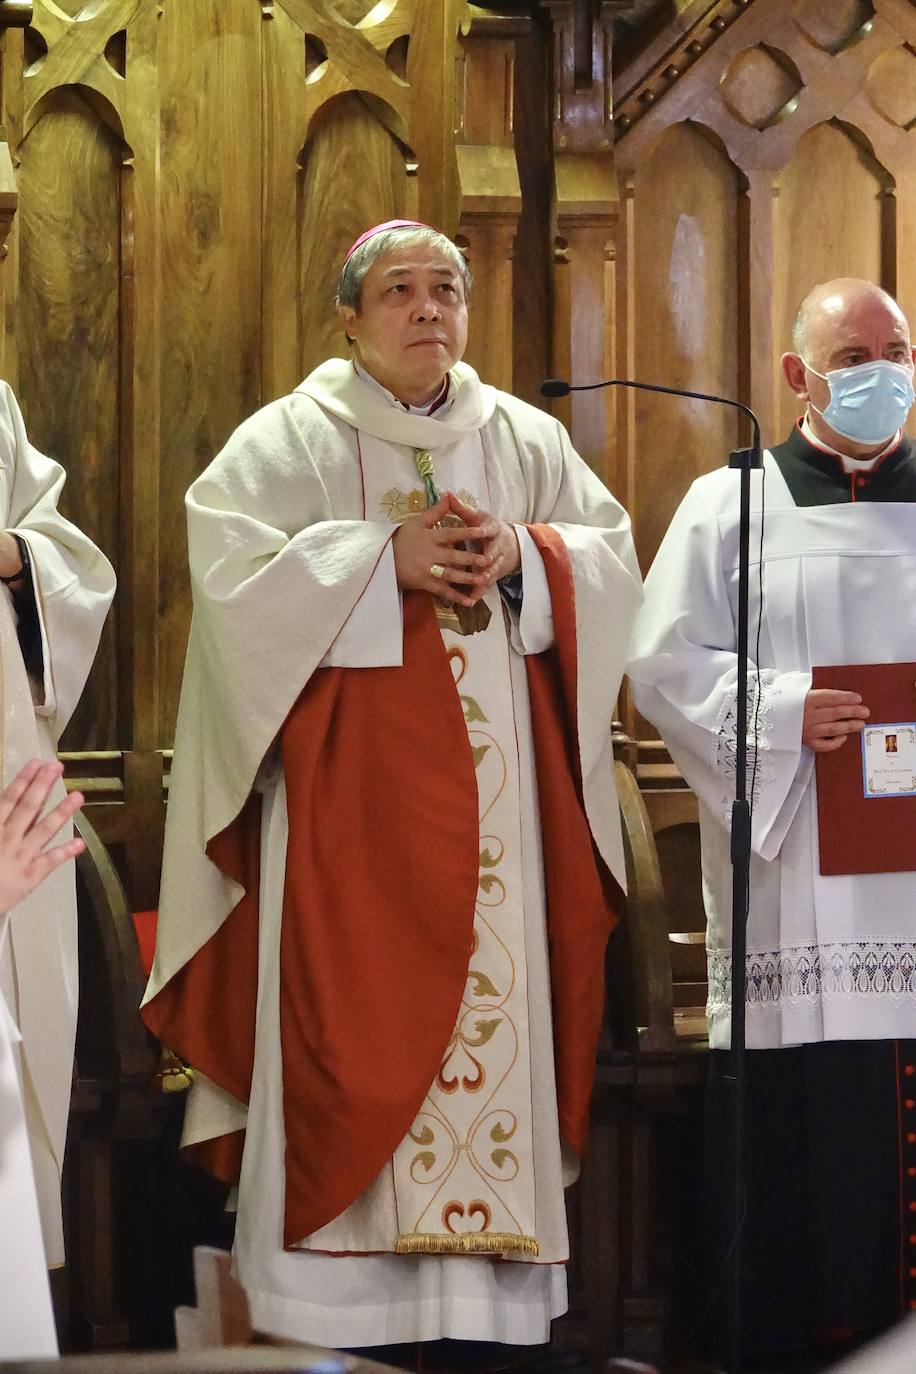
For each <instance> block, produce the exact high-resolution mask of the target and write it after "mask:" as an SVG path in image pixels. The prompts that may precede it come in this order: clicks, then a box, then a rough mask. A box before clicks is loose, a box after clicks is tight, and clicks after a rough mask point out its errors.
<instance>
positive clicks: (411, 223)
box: [344, 219, 432, 264]
mask: <svg viewBox="0 0 916 1374" xmlns="http://www.w3.org/2000/svg"><path fill="white" fill-rule="evenodd" d="M430 228H432V226H431V225H429V224H423V223H421V221H420V220H418V219H386V220H385V223H384V224H376V226H375V227H374V228H373V229H367V230H366V232H365V233H364V234H360V236H359V238H358V239H357V240H356V242H355V243H352V244H351V245H350V247H349V248H348V249H347V256H346V257H345V258H344V263H345V264H346V263H348V262H349V261H350V259H351V258H352V256H353V254H354V253H355V252H356V250H357V248H362V246H363V244H364V243H365V242H366V241H367V240H368V239H374V238H375V236H376V234H386V233H387V232H388V230H389V229H430Z"/></svg>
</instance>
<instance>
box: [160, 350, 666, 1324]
mask: <svg viewBox="0 0 916 1374" xmlns="http://www.w3.org/2000/svg"><path fill="white" fill-rule="evenodd" d="M451 386H452V388H453V394H452V396H451V397H450V404H449V406H448V407H443V409H442V412H441V415H438V416H437V417H436V418H433V417H429V416H426V415H419V414H415V413H414V414H407V413H405V412H404V411H403V410H402V409H401V408H400V407H399V405H398V403H397V402H395V401H394V398H392V397H390V396H388V395H383V394H380V393H381V388H379V387H377V386H376V385H375V384H371V383H370V382H368V381H366V380H364V379H363V378H359V377H357V375H356V373H355V372H354V369H353V368H352V367H351V366H350V365H348V364H344V363H341V362H337V361H333V362H331V363H328V364H324V365H323V366H322V367H321V368H319V369H318V370H317V371H316V372H315V373H313V374H312V376H311V377H310V378H308V379H306V381H305V382H304V383H303V384H302V386H301V387H300V388H299V389H298V390H297V392H296V393H295V394H294V395H293V396H292V397H288V398H285V399H284V400H283V401H279V402H276V403H274V405H272V406H269V407H267V408H266V409H265V410H264V411H262V412H261V413H260V414H259V415H257V416H255V417H253V418H252V420H250V421H249V422H247V424H246V425H245V426H243V427H242V429H241V430H240V431H239V432H238V433H237V435H236V436H234V437H233V439H232V440H231V441H230V444H229V445H228V446H227V448H226V450H224V453H223V454H222V455H220V457H219V458H218V459H217V460H216V462H215V463H214V464H213V465H212V466H211V468H210V469H209V470H208V471H207V473H205V474H204V475H203V477H202V478H201V479H199V481H198V482H197V483H196V484H195V486H194V487H193V488H192V489H191V492H190V493H189V495H188V513H189V531H190V552H191V568H192V579H193V582H194V588H195V625H194V628H193V629H192V638H191V647H190V649H189V656H188V665H187V668H186V674H185V683H184V687H183V693H182V710H181V715H180V720H179V732H178V738H177V740H176V753H175V763H176V772H175V773H173V785H172V795H171V797H170V803H169V827H170V828H169V832H168V835H167V842H166V860H165V864H164V872H163V896H162V901H161V916H160V931H159V939H158V943H157V955H156V963H155V965H154V970H153V975H152V978H151V983H150V988H149V989H148V992H147V1000H150V999H151V998H154V997H155V996H156V993H157V991H158V989H159V988H161V987H162V986H163V985H164V984H165V983H166V982H167V981H168V980H169V978H170V977H171V976H172V974H173V973H174V972H175V971H176V970H177V969H178V968H180V967H181V966H182V965H183V964H184V963H185V962H186V960H187V959H188V958H190V957H192V956H193V953H194V951H195V950H196V949H199V948H200V947H201V945H202V944H203V943H204V942H205V940H206V939H207V938H208V937H209V935H210V934H212V932H213V931H214V930H215V929H217V928H218V927H219V925H220V923H221V922H222V921H223V920H224V919H225V916H226V914H227V913H228V911H229V910H231V908H232V906H233V905H234V904H235V902H236V901H237V900H238V897H239V895H240V890H239V889H238V887H237V886H235V885H234V884H232V883H231V882H230V881H229V880H228V879H226V878H224V877H223V876H222V875H221V874H219V873H218V871H217V870H216V869H215V868H214V867H213V865H211V864H209V862H208V861H207V860H206V859H205V858H204V848H205V838H206V837H208V836H210V835H213V834H216V833H218V832H219V831H220V830H221V829H222V828H223V827H224V826H225V825H227V824H228V823H229V822H230V821H231V820H232V819H233V817H234V816H235V815H236V814H237V812H238V810H239V809H240V807H241V805H242V804H243V803H244V801H245V799H246V798H247V796H248V794H249V791H250V788H251V787H252V786H254V785H257V786H258V787H259V788H260V790H261V791H262V792H263V794H264V803H265V804H264V808H263V814H262V863H261V880H260V911H261V924H260V950H259V980H258V1015H257V1033H256V1043H255V1066H254V1074H253V1086H252V1095H251V1101H250V1103H249V1104H248V1105H247V1107H246V1105H245V1104H243V1103H240V1102H237V1101H236V1100H235V1099H233V1098H232V1097H230V1096H229V1095H228V1094H227V1093H225V1092H223V1091H221V1090H220V1089H219V1088H217V1087H216V1086H215V1085H214V1084H212V1083H209V1082H208V1081H207V1080H206V1079H204V1078H203V1077H202V1076H201V1075H197V1076H196V1078H195V1085H194V1087H193V1089H192V1092H191V1100H190V1102H189V1105H188V1114H187V1118H186V1130H185V1140H186V1142H187V1143H190V1142H193V1141H195V1140H203V1139H207V1138H209V1137H212V1136H214V1135H216V1134H220V1133H222V1132H225V1131H229V1130H234V1129H238V1128H239V1127H242V1126H245V1127H246V1132H247V1133H246V1142H245V1152H244V1157H243V1163H242V1176H241V1181H240V1187H239V1211H238V1227H237V1235H236V1258H237V1264H238V1268H239V1273H240V1277H241V1278H242V1281H243V1282H244V1284H245V1286H246V1289H247V1290H248V1293H249V1296H250V1299H251V1302H252V1310H253V1316H254V1320H255V1324H256V1325H257V1326H259V1327H261V1328H263V1329H265V1330H270V1331H273V1332H276V1333H278V1334H282V1335H285V1336H288V1337H292V1338H298V1339H304V1340H311V1341H318V1342H320V1343H323V1344H327V1345H337V1346H339V1345H352V1346H356V1345H367V1344H368V1345H375V1344H385V1343H391V1342H402V1341H411V1340H429V1339H435V1338H438V1337H443V1336H445V1337H466V1338H477V1339H493V1340H501V1341H507V1342H511V1343H520V1344H521V1343H535V1342H540V1341H543V1340H546V1339H547V1336H548V1333H549V1324H550V1320H551V1318H552V1317H554V1316H556V1315H558V1314H559V1313H560V1312H562V1311H563V1310H565V1299H566V1284H565V1273H564V1270H563V1267H562V1262H561V1261H562V1260H563V1259H564V1258H565V1257H566V1232H565V1217H564V1214H563V1194H562V1184H563V1178H562V1164H561V1155H560V1141H559V1131H558V1126H557V1104H556V1091H555V1085H554V1076H553V1057H552V1028H551V1023H550V1017H549V1015H548V1014H546V1013H547V1011H548V1009H549V1005H550V1000H549V981H548V980H549V973H548V964H547V950H546V935H545V928H544V927H545V918H544V911H545V902H544V891H543V873H542V865H541V855H540V829H539V823H538V808H537V786H536V779H535V775H534V758H533V748H532V739H531V727H530V718H529V705H528V694H527V678H526V670H525V665H524V654H525V653H526V652H539V651H540V650H541V649H543V648H545V647H547V646H548V645H549V644H550V642H551V640H552V625H551V619H550V605H549V597H548V594H547V590H546V579H545V575H544V570H543V566H542V565H541V563H540V555H539V554H538V553H537V550H536V548H535V546H534V544H533V541H532V540H531V539H530V537H529V536H528V535H527V533H526V532H522V534H521V536H520V540H521V544H522V557H523V580H524V599H523V603H522V609H521V614H519V613H518V612H517V611H516V610H513V611H511V612H510V611H508V610H504V606H503V602H502V600H501V597H500V594H499V592H498V591H497V590H496V589H493V590H491V591H490V592H489V593H488V604H489V605H490V607H491V610H492V612H493V617H492V620H491V622H490V627H489V628H488V630H487V632H486V633H485V634H484V635H478V636H471V637H458V636H456V635H454V634H453V633H452V631H450V630H448V629H444V630H443V634H444V635H445V636H446V642H447V644H451V643H452V642H455V643H460V645H461V646H462V647H463V648H464V649H465V650H466V651H467V652H468V653H469V654H471V655H473V657H474V659H475V669H476V665H477V662H478V660H479V661H481V662H483V659H487V660H489V659H492V665H495V664H496V663H497V661H498V660H499V659H500V656H501V662H502V667H501V669H498V670H497V669H494V673H495V677H494V680H495V678H498V679H499V680H500V683H501V689H502V702H503V706H501V707H500V711H501V712H502V711H503V709H504V707H506V705H507V707H508V710H509V712H510V715H511V722H512V724H513V725H514V729H511V730H509V731H508V732H507V731H504V732H503V735H504V736H505V735H506V734H507V733H508V734H509V735H511V736H512V738H511V739H510V740H508V741H505V739H504V743H507V744H508V747H507V748H505V749H504V750H503V752H504V754H505V755H506V757H507V759H508V762H509V765H510V767H511V770H512V771H513V773H514V775H515V777H516V780H517V781H516V786H517V793H518V803H519V804H518V834H517V840H516V848H517V856H516V858H517V870H516V871H517V872H518V873H520V874H521V889H522V890H521V893H520V894H518V893H517V894H516V897H518V896H520V898H521V903H520V905H521V909H522V912H523V918H524V928H523V940H522V943H523V949H522V952H521V958H522V959H523V960H524V963H525V970H524V972H525V976H526V978H527V985H528V986H527V1007H528V1008H532V1009H535V1010H536V1014H533V1015H528V1016H527V1017H525V1016H522V1017H521V1018H520V1021H521V1020H525V1019H527V1021H528V1027H527V1032H526V1033H527V1034H528V1035H529V1036H530V1042H531V1053H530V1056H529V1057H530V1062H531V1065H532V1068H533V1069H534V1072H533V1073H532V1074H531V1082H530V1087H529V1093H530V1110H531V1115H532V1120H533V1131H534V1137H535V1140H536V1146H535V1149H534V1154H535V1161H534V1169H535V1176H536V1180H537V1189H536V1192H537V1209H538V1215H537V1219H536V1225H537V1228H538V1232H539V1237H538V1238H539V1241H541V1242H542V1243H543V1251H542V1256H538V1257H537V1259H538V1260H541V1258H542V1257H543V1260H544V1262H527V1261H526V1262H520V1261H519V1262H515V1261H512V1262H494V1261H493V1260H491V1259H489V1258H488V1257H484V1256H479V1255H478V1256H464V1255H461V1256H456V1255H448V1256H440V1255H427V1254H423V1255H415V1254H392V1253H372V1251H374V1250H381V1251H388V1252H390V1251H391V1250H392V1249H393V1248H394V1238H395V1236H396V1235H397V1232H398V1225H399V1223H400V1222H402V1220H403V1218H402V1217H399V1215H398V1195H397V1190H396V1187H395V1184H394V1180H393V1165H389V1166H386V1169H385V1170H383V1171H382V1174H380V1175H379V1177H378V1178H377V1179H376V1180H375V1182H374V1183H373V1185H372V1186H371V1187H370V1188H369V1189H368V1190H367V1192H366V1193H365V1194H364V1195H363V1197H362V1198H360V1199H357V1201H356V1202H355V1203H354V1204H352V1205H351V1206H350V1207H349V1208H348V1209H347V1210H346V1211H345V1212H344V1213H343V1214H342V1215H341V1216H340V1217H337V1218H335V1220H334V1221H333V1222H331V1223H330V1224H329V1225H328V1226H327V1227H325V1228H323V1230H322V1232H320V1233H318V1235H317V1236H313V1237H307V1238H306V1240H305V1241H304V1242H303V1243H302V1245H301V1246H300V1248H298V1249H297V1250H293V1251H284V1250H283V1209H284V1191H285V1184H284V1170H283V1149H284V1134H283V1103H282V1078H281V1061H280V1043H279V992H278V960H279V935H280V918H281V910H282V899H283V885H284V867H285V854H286V838H287V815H286V805H285V792H284V786H283V780H282V777H279V776H276V774H275V773H274V772H272V770H271V767H270V762H269V757H268V758H267V760H266V761H265V756H266V755H269V750H270V745H271V742H272V741H273V739H274V737H275V736H276V733H277V731H278V729H279V728H280V726H281V725H282V723H283V721H284V719H285V718H286V715H287V714H288V712H289V710H290V708H291V706H292V704H293V702H294V701H295V699H296V698H297V697H298V695H299V693H300V692H301V690H302V686H303V684H304V682H305V681H306V680H307V679H308V677H309V676H310V675H311V673H312V672H314V671H320V670H321V668H322V667H323V666H329V665H334V666H345V667H348V668H360V667H364V668H371V667H373V666H383V665H397V664H399V663H400V662H401V654H402V629H401V612H400V598H399V594H398V589H397V586H396V582H395V576H394V565H393V556H392V553H391V548H390V540H391V535H392V533H393V532H394V529H395V528H396V522H397V520H398V519H400V518H401V516H402V515H403V514H408V513H409V512H410V511H411V510H414V511H416V510H418V509H422V508H423V506H425V504H426V502H425V497H423V496H422V495H421V489H422V482H421V480H420V479H419V477H418V475H417V471H416V466H415V461H414V450H415V449H424V450H428V451H430V452H431V453H432V455H433V460H434V464H435V470H436V479H437V482H438V485H439V487H440V489H441V490H446V489H448V488H450V487H451V488H453V489H456V490H457V491H458V492H459V494H460V493H461V492H465V493H467V494H468V495H470V496H471V497H473V498H474V499H475V500H476V501H477V502H478V504H480V505H481V506H487V508H488V509H490V510H492V511H494V512H495V513H496V514H498V515H500V516H502V518H504V519H507V520H512V521H516V522H537V521H544V522H550V523H552V524H554V526H555V528H556V529H557V530H558V531H559V532H560V534H561V536H562V538H563V539H564V542H565V543H566V546H567V548H568V550H569V553H570V559H571V563H572V568H573V576H574V580H575V586H576V627H577V640H578V650H579V659H580V672H579V679H578V693H579V699H578V710H579V726H580V756H581V764H582V773H583V779H584V793H585V805H586V810H587V813H588V816H589V820H590V823H591V826H592V831H593V834H594V835H595V838H596V843H597V844H598V846H599V849H600V852H601V853H602V854H603V856H604V857H605V860H606V861H607V863H608V865H609V867H610V869H611V871H612V872H613V873H614V874H615V876H617V878H618V880H620V881H622V879H623V872H624V865H623V855H622V848H621V843H620V831H619V819H618V814H617V804H616V795H615V793H614V790H613V768H612V757H611V743H610V730H609V726H610V720H611V713H612V709H613V704H614V699H615V696H616V691H617V686H618V682H619V677H618V674H619V671H620V670H621V668H622V661H623V654H624V649H625V643H626V639H627V636H628V631H629V625H630V623H631V619H632V615H633V613H634V610H635V606H636V604H638V599H639V594H640V593H639V582H638V573H637V572H636V565H635V559H634V555H633V551H632V544H631V542H630V538H629V529H628V522H627V520H626V517H625V515H624V514H623V512H622V511H621V509H620V507H619V506H618V505H617V503H616V502H615V501H614V500H613V498H612V497H610V495H609V494H608V493H607V491H606V490H605V489H604V488H603V486H602V485H601V484H600V482H598V480H597V479H596V478H595V477H594V476H593V474H591V473H590V472H589V470H588V469H587V468H586V467H585V465H584V464H583V463H582V462H581V460H580V459H579V458H578V457H577V456H576V455H575V454H574V453H573V452H572V450H571V448H570V446H569V442H568V439H567V437H566V435H565V433H564V432H563V431H562V430H561V429H560V427H559V426H558V425H557V424H556V422H555V421H553V420H551V419H550V417H548V416H545V415H544V414H543V413H541V412H538V411H535V410H534V409H533V408H532V407H529V406H525V405H523V403H521V402H518V401H516V400H514V399H513V398H512V397H509V396H504V395H503V394H502V393H498V392H494V391H493V390H492V388H489V387H486V386H483V385H481V383H480V382H479V380H478V378H477V377H476V374H475V373H473V371H472V370H471V369H470V368H468V367H466V366H464V365H459V366H458V367H456V368H455V369H453V371H452V373H451ZM402 500H403V501H404V502H406V507H405V509H404V510H403V511H402V510H401V509H400V503H401V502H402ZM411 503H414V504H411ZM507 618H508V624H507ZM475 640H476V641H478V643H477V646H476V648H475V647H474V641H475ZM481 655H483V659H481ZM227 664H231V671H227V667H226V665H227ZM507 669H508V671H507ZM490 675H491V670H490V669H489V668H485V669H484V671H483V676H482V678H481V681H482V682H484V683H486V679H487V678H488V677H489V676H490ZM485 689H486V690H488V688H486V687H485ZM466 716H467V712H466ZM470 726H471V722H470V721H469V729H470ZM256 777H257V784H256ZM189 917H190V919H189ZM494 1039H497V1040H498V1036H495V1037H494ZM369 1052H371V1047H367V1053H369ZM313 1247H314V1248H313ZM324 1251H333V1252H334V1253H333V1254H332V1253H324ZM341 1251H344V1252H351V1253H344V1254H341V1253H340V1252H341ZM352 1252H355V1253H352ZM551 1261H557V1262H551Z"/></svg>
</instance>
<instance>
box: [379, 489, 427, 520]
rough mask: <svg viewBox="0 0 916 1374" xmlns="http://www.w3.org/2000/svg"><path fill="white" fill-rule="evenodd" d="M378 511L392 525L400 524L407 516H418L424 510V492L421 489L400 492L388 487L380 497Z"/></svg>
mask: <svg viewBox="0 0 916 1374" xmlns="http://www.w3.org/2000/svg"><path fill="white" fill-rule="evenodd" d="M379 510H380V511H381V513H382V515H385V516H387V517H388V519H389V520H390V521H391V522H392V524H395V525H397V524H400V522H401V521H402V520H406V519H407V518H408V516H410V515H418V514H419V513H420V511H423V510H426V492H425V491H424V490H423V488H422V487H414V489H413V491H401V490H400V488H398V487H389V488H388V490H387V491H385V492H383V493H382V495H381V498H380V500H379Z"/></svg>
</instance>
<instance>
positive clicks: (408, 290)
mask: <svg viewBox="0 0 916 1374" xmlns="http://www.w3.org/2000/svg"><path fill="white" fill-rule="evenodd" d="M339 313H340V317H341V320H342V322H343V325H344V328H345V329H346V331H347V334H348V335H349V336H350V338H351V339H352V340H353V349H354V354H355V356H356V358H357V360H358V361H359V362H360V363H361V364H362V366H363V367H364V368H365V369H366V371H367V372H368V373H370V374H371V375H372V376H373V377H374V378H375V379H376V381H379V382H381V384H382V386H385V387H387V388H388V390H389V391H391V392H393V393H394V395H395V396H397V397H398V399H399V400H401V401H405V402H407V404H409V405H423V404H424V403H425V402H426V401H430V400H432V399H433V397H434V396H435V395H436V393H437V392H438V391H439V389H440V388H441V386H442V383H443V381H444V379H445V374H446V373H447V372H448V370H449V368H450V367H452V366H453V365H454V364H455V363H456V362H458V360H459V358H461V357H462V355H463V353H464V350H465V347H466V346H467V341H468V307H467V301H466V300H465V295H464V285H463V283H462V280H461V276H460V274H459V272H458V269H457V267H456V266H455V264H454V263H453V262H452V261H451V259H450V258H448V257H446V255H445V254H444V253H442V252H441V251H440V250H439V249H437V248H435V247H433V246H432V245H430V244H425V243H410V242H408V243H405V245H404V247H403V248H398V247H395V248H393V249H391V251H390V252H387V253H383V254H382V256H381V257H379V258H376V260H375V262H374V263H373V264H372V266H371V267H370V268H369V271H368V272H367V273H366V275H365V277H364V279H363V292H362V301H361V303H360V308H359V310H358V311H357V310H354V309H352V307H350V306H341V308H340V312H339Z"/></svg>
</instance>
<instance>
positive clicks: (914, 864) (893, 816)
mask: <svg viewBox="0 0 916 1374" xmlns="http://www.w3.org/2000/svg"><path fill="white" fill-rule="evenodd" d="M914 684H916V663H852V664H843V665H841V666H836V665H834V666H833V667H829V666H828V667H823V668H813V669H812V686H814V687H833V688H836V689H837V690H838V691H842V692H858V693H859V695H860V696H861V698H862V705H863V706H867V707H868V708H869V710H870V711H871V715H870V716H869V718H868V720H867V721H866V722H865V725H866V730H868V729H872V728H873V727H874V726H880V725H893V724H899V723H905V722H916V685H914ZM888 739H889V740H890V744H889V746H888V747H889V748H890V750H891V753H890V754H889V755H888V758H889V760H891V761H893V751H894V749H895V748H896V745H897V740H896V736H895V735H893V734H891V735H889V736H888ZM902 743H903V741H902V740H901V744H902ZM815 759H816V762H815V772H816V777H817V824H818V835H819V838H820V851H821V873H823V874H825V875H832V874H836V873H900V872H908V871H909V870H911V869H912V870H916V793H913V794H908V795H904V796H893V795H889V796H883V797H882V796H877V797H875V796H868V797H867V796H866V795H865V769H864V764H863V758H862V736H861V735H858V734H856V735H850V736H848V738H847V740H846V743H845V744H844V745H842V746H841V747H840V748H839V749H835V750H833V751H831V752H830V753H826V754H817V755H815Z"/></svg>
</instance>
